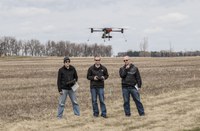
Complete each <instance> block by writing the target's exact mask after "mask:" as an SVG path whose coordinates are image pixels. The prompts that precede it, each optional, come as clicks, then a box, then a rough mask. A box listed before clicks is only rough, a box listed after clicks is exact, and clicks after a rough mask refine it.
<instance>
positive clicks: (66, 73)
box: [57, 65, 78, 92]
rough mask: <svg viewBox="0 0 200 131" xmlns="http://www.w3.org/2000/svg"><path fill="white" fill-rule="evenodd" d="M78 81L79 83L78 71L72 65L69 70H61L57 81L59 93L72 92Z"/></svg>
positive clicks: (63, 68) (64, 68)
mask: <svg viewBox="0 0 200 131" xmlns="http://www.w3.org/2000/svg"><path fill="white" fill-rule="evenodd" d="M76 81H78V76H77V72H76V69H75V68H74V67H73V66H72V65H70V66H69V69H67V68H66V67H65V66H63V67H62V68H60V69H59V71H58V79H57V86H58V91H59V92H61V91H62V89H65V90H71V89H72V88H71V87H72V86H73V85H74V84H75V82H76Z"/></svg>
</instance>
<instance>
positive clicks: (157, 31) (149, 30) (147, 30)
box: [144, 27, 163, 34]
mask: <svg viewBox="0 0 200 131" xmlns="http://www.w3.org/2000/svg"><path fill="white" fill-rule="evenodd" d="M162 31H163V28H161V27H152V28H147V29H145V30H144V33H147V34H152V33H159V32H162Z"/></svg>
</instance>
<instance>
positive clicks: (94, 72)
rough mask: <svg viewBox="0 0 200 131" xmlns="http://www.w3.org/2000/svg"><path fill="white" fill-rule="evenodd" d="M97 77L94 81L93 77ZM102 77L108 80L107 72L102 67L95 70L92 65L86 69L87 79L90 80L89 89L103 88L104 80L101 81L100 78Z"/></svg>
mask: <svg viewBox="0 0 200 131" xmlns="http://www.w3.org/2000/svg"><path fill="white" fill-rule="evenodd" d="M95 76H98V78H99V79H98V80H94V77H95ZM102 76H103V77H104V78H105V80H106V79H107V78H108V76H109V75H108V71H107V68H106V67H105V66H103V65H100V67H99V68H97V67H96V66H95V65H92V66H91V67H90V68H89V69H88V73H87V79H88V80H90V87H91V88H92V87H102V88H104V80H103V79H101V77H102Z"/></svg>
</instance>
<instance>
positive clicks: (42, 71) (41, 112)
mask: <svg viewBox="0 0 200 131" xmlns="http://www.w3.org/2000/svg"><path fill="white" fill-rule="evenodd" d="M131 59H132V61H133V62H134V64H135V65H136V66H138V67H139V70H140V73H141V76H142V79H143V87H142V90H141V99H142V101H143V104H144V107H145V111H146V116H145V117H139V116H138V114H137V111H136V108H135V105H134V103H133V102H131V108H132V112H133V116H132V117H130V118H125V117H124V113H123V108H122V106H123V101H122V95H121V85H120V78H119V74H118V72H119V68H120V67H121V66H122V65H123V61H122V58H102V64H103V65H105V66H106V67H107V68H108V72H109V75H110V76H109V79H108V80H106V83H105V84H106V87H105V99H106V105H107V110H108V116H109V118H108V119H106V120H105V119H102V118H97V119H94V118H93V117H92V107H91V98H90V90H89V81H88V80H87V79H86V74H87V70H88V67H89V66H90V65H92V64H93V58H71V61H72V62H71V64H72V65H74V66H75V67H76V69H77V72H78V76H79V85H80V88H79V89H78V91H77V97H78V101H79V105H80V109H81V116H80V117H75V116H73V113H72V107H71V103H70V102H69V98H68V99H67V103H66V110H65V114H64V119H63V120H60V121H58V120H57V119H56V118H55V117H56V112H57V105H58V96H59V94H58V91H57V87H56V79H57V71H58V69H59V68H60V67H61V66H62V65H63V63H62V62H63V60H62V58H61V57H39V58H12V57H11V58H0V90H1V92H0V116H1V118H0V129H2V130H20V131H23V130H67V129H69V130H117V131H118V130H119V131H126V130H158V131H160V130H166V131H167V130H174V131H178V130H183V129H192V128H195V127H200V117H199V116H200V103H199V100H200V91H199V89H198V88H199V85H200V57H180V58H131ZM68 112H69V113H68ZM72 121H73V122H72Z"/></svg>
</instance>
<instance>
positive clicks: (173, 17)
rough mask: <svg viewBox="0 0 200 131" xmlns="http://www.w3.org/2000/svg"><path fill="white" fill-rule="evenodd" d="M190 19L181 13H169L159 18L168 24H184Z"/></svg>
mask: <svg viewBox="0 0 200 131" xmlns="http://www.w3.org/2000/svg"><path fill="white" fill-rule="evenodd" d="M187 18H188V16H187V15H184V14H182V13H179V12H173V13H168V14H166V15H163V16H159V17H158V20H160V21H161V22H166V23H176V22H182V21H184V20H186V19H187Z"/></svg>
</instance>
